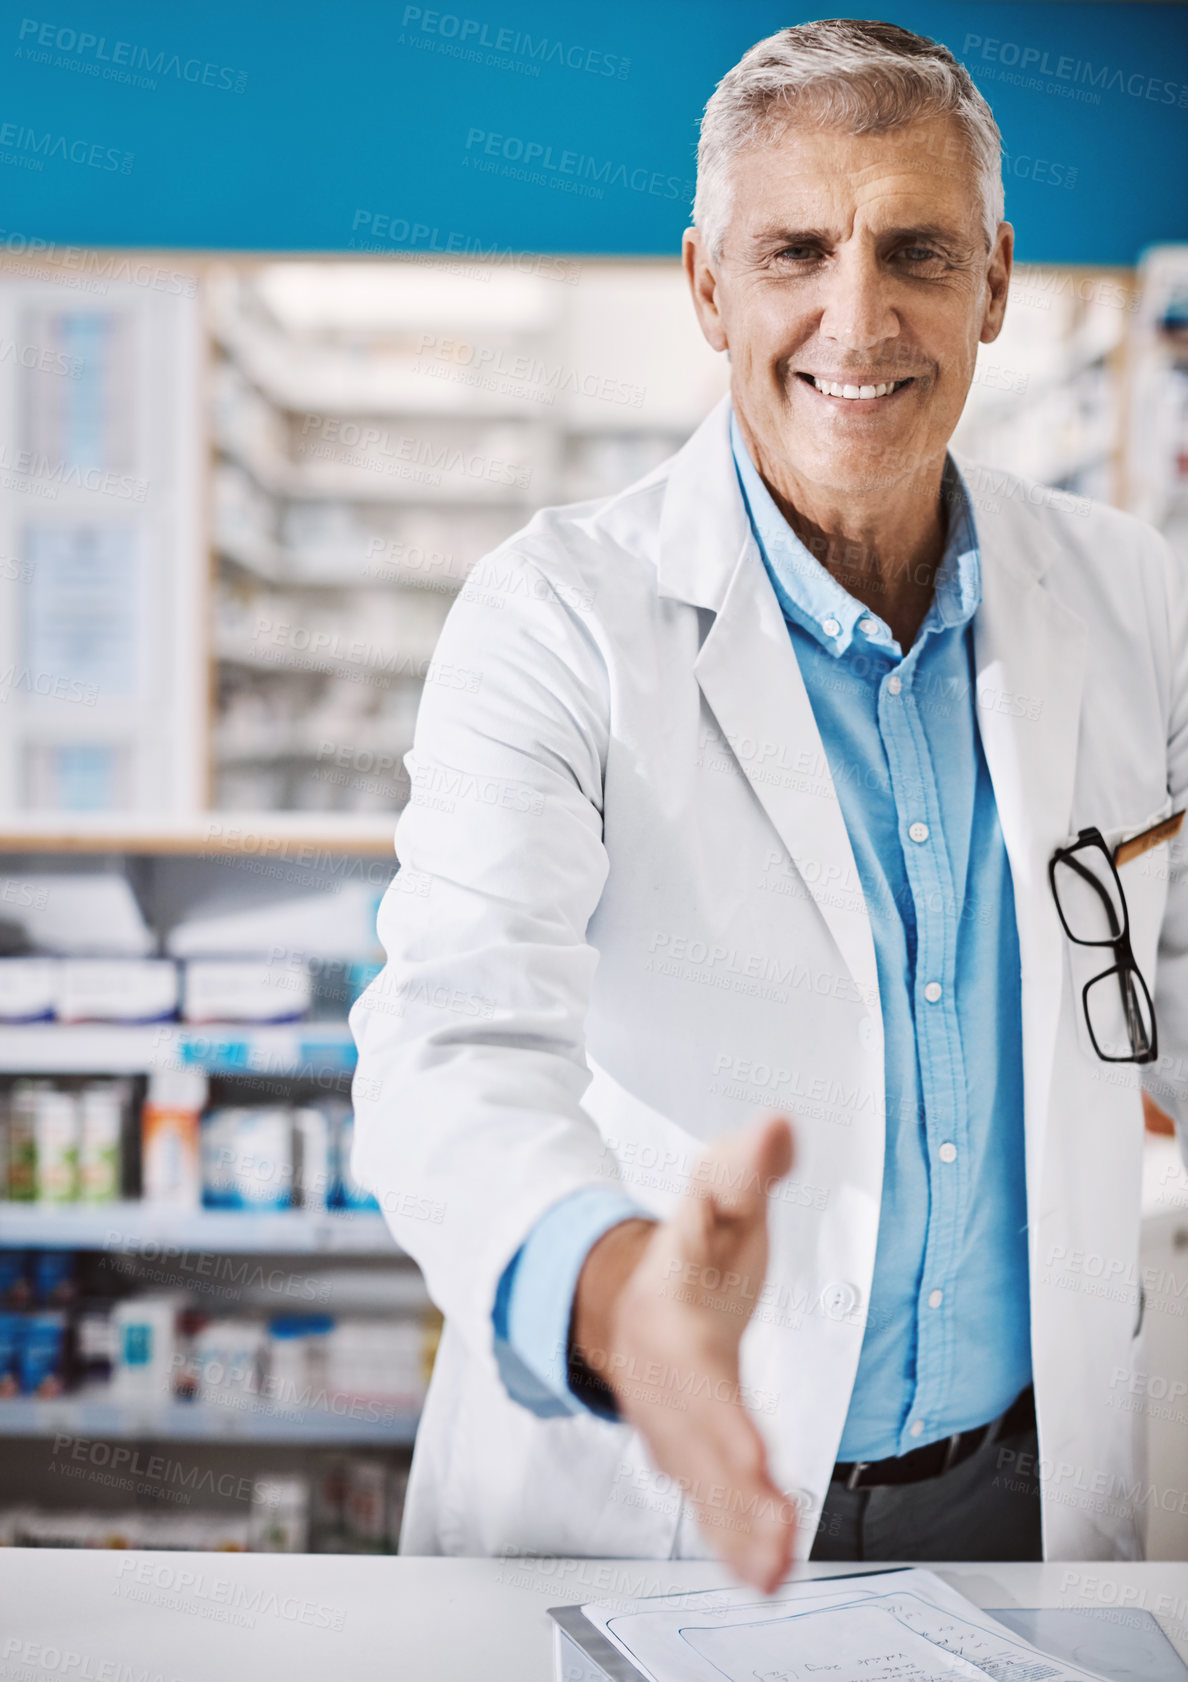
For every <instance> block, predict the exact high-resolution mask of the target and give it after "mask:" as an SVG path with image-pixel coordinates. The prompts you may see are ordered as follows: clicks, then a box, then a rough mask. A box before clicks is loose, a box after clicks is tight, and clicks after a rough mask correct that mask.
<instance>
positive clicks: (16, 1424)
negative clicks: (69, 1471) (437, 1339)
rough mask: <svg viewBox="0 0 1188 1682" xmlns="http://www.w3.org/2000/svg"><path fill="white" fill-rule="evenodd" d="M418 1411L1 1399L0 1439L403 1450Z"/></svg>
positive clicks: (75, 1398) (251, 1403)
mask: <svg viewBox="0 0 1188 1682" xmlns="http://www.w3.org/2000/svg"><path fill="white" fill-rule="evenodd" d="M417 1417H418V1416H417V1413H416V1411H415V1410H407V1409H406V1410H403V1411H402V1410H400V1409H398V1408H390V1407H383V1406H379V1405H377V1404H374V1403H371V1404H369V1405H368V1406H366V1407H360V1408H359V1410H358V1415H357V1416H352V1415H351V1413H350V1412H349V1411H346V1410H344V1411H343V1412H342V1413H336V1412H334V1411H332V1410H330V1409H319V1408H309V1407H307V1408H291V1409H288V1410H286V1409H284V1408H279V1407H274V1406H272V1405H270V1404H269V1403H267V1402H260V1401H256V1400H255V1399H254V1398H250V1397H248V1398H244V1399H243V1402H242V1403H240V1402H237V1403H236V1405H233V1406H218V1407H212V1406H205V1407H204V1406H202V1405H197V1404H192V1403H189V1402H171V1403H168V1404H165V1405H138V1404H136V1403H113V1402H109V1401H96V1400H91V1399H89V1398H88V1397H85V1396H61V1397H58V1398H56V1399H54V1400H51V1401H34V1400H30V1399H29V1398H27V1397H18V1398H16V1399H15V1400H12V1401H0V1437H47V1436H56V1435H58V1433H59V1432H64V1433H68V1434H69V1435H70V1436H72V1437H77V1436H81V1437H99V1438H102V1439H107V1440H111V1441H127V1440H131V1441H134V1442H175V1443H289V1444H300V1445H308V1446H310V1447H324V1446H327V1445H333V1446H335V1447H340V1448H345V1447H351V1446H358V1445H367V1446H375V1447H384V1448H392V1447H402V1446H407V1445H409V1444H411V1442H412V1440H413V1438H414V1436H415V1435H416V1428H417Z"/></svg>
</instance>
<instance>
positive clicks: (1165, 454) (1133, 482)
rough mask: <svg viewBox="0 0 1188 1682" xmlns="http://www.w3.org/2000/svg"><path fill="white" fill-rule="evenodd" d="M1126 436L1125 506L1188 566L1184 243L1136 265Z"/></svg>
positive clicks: (1187, 254)
mask: <svg viewBox="0 0 1188 1682" xmlns="http://www.w3.org/2000/svg"><path fill="white" fill-rule="evenodd" d="M1138 279H1139V288H1140V290H1139V312H1138V315H1137V318H1136V323H1135V326H1136V331H1135V344H1134V353H1133V373H1132V398H1131V405H1130V435H1129V446H1130V448H1129V461H1130V470H1129V487H1128V489H1129V496H1128V502H1129V506H1130V507H1131V508H1132V509H1133V510H1134V512H1135V513H1136V514H1139V515H1141V516H1142V518H1143V519H1145V520H1149V521H1150V522H1151V524H1152V525H1155V526H1158V527H1159V528H1160V530H1161V531H1163V533H1164V534H1165V535H1166V537H1167V538H1168V540H1169V542H1170V543H1171V545H1172V547H1173V549H1174V550H1175V551H1176V553H1177V554H1178V555H1179V556H1181V557H1182V559H1183V560H1184V561H1185V563H1186V564H1188V245H1165V246H1156V247H1155V248H1153V249H1152V250H1151V251H1150V252H1148V253H1147V255H1146V257H1145V258H1144V260H1143V262H1142V264H1141V265H1140V268H1139V274H1138Z"/></svg>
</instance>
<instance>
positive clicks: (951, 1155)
mask: <svg viewBox="0 0 1188 1682" xmlns="http://www.w3.org/2000/svg"><path fill="white" fill-rule="evenodd" d="M936 1154H937V1155H938V1156H939V1157H940V1159H941V1161H942V1162H956V1160H957V1146H956V1145H951V1144H950V1143H949V1142H948V1140H947V1139H946V1140H945V1143H944V1144H943V1145H942V1146H941V1148H940V1150H939V1151H937V1153H936Z"/></svg>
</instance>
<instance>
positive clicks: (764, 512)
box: [730, 408, 982, 655]
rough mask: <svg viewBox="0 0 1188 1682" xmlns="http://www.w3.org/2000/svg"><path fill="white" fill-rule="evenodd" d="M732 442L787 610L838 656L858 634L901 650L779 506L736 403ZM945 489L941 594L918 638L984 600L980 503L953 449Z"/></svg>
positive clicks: (962, 617) (957, 621) (958, 621)
mask: <svg viewBox="0 0 1188 1682" xmlns="http://www.w3.org/2000/svg"><path fill="white" fill-rule="evenodd" d="M730 444H731V448H732V450H733V451H734V465H735V469H736V470H737V473H738V481H739V486H740V488H741V490H742V495H743V502H744V504H745V505H746V509H747V514H748V515H749V517H750V521H751V529H752V531H753V532H754V534H755V541H756V543H758V545H759V553H760V554H761V555H762V557H763V564H764V566H765V567H766V568H767V571H768V575H769V577H770V578H771V582H772V584H773V586H774V587H775V592H776V595H777V597H778V598H779V603H780V607H781V608H782V609H783V612H784V617H785V618H786V619H790V620H792V621H794V622H795V623H796V624H797V625H800V626H802V627H803V628H804V630H806V631H808V632H809V634H810V635H811V636H813V637H815V638H816V640H817V641H818V642H819V643H820V645H821V647H822V648H824V649H827V650H828V652H829V653H830V654H833V655H841V654H844V653H846V651H847V650H848V649H849V647H850V645H851V643H853V642H855V641H857V642H860V643H863V644H865V645H866V646H869V647H874V648H883V649H886V651H887V652H888V653H894V652H895V649H896V646H897V645H896V642H895V639H894V637H893V636H892V634H891V630H890V627H889V626H888V625H887V624H886V623H885V621H884V620H882V619H880V618H879V616H878V614H876V613H872V612H871V610H870V608H868V607H867V606H866V605H865V603H863V602H860V601H858V600H857V598H856V597H854V596H852V595H851V594H850V592H849V591H848V590H847V589H845V588H844V587H843V586H842V585H841V584H839V583H838V581H837V579H836V578H834V577H833V575H832V573H830V572H829V571H827V570H826V568H825V567H823V566H822V565H821V563H820V561H818V560H817V558H816V556H815V555H813V554H811V553H810V551H809V550H808V549H807V548H806V547H805V545H804V544H803V543H802V542H801V540H800V539H799V538H798V537H797V535H796V533H795V532H794V531H793V530H792V527H791V526H790V525H789V524H788V522H787V520H785V518H784V516H783V515H782V514H781V513H780V511H779V509H778V508H777V507H776V504H775V501H774V499H773V498H772V495H771V492H770V491H769V490H768V488H767V486H766V485H765V484H764V483H763V480H762V479H761V478H760V477H759V473H758V470H757V469H756V467H755V464H754V462H753V461H752V460H751V457H750V455H749V453H748V451H747V447H746V445H745V444H744V443H743V439H742V434H741V432H740V431H739V428H738V422H737V420H736V419H735V415H734V410H733V408H732V409H731V411H730ZM943 494H944V495H945V496H946V498H947V500H948V505H949V529H948V536H947V539H946V542H945V552H944V555H943V557H942V559H941V564H940V566H939V568H938V569H937V574H936V580H935V588H934V594H933V599H932V601H931V603H930V604H929V608H928V612H927V614H926V615H925V617H924V622H923V624H922V625H921V626H920V633H919V637H918V638H917V642H919V640H920V639H921V638H922V637H923V636H924V635H925V633H926V632H927V631H929V630H941V629H943V628H944V627H946V626H949V625H963V624H965V623H966V622H967V621H968V620H970V619H972V617H973V615H974V612H975V611H976V609H977V607H978V606H979V604H980V602H981V599H982V569H981V558H980V555H979V550H978V537H977V528H976V526H975V524H974V517H973V505H972V503H971V501H970V496H969V491H968V489H967V487H966V484H965V480H964V479H963V478H962V476H961V472H960V469H959V468H958V466H957V464H956V462H955V461H954V460H953V458H952V456H946V457H945V471H944V480H943Z"/></svg>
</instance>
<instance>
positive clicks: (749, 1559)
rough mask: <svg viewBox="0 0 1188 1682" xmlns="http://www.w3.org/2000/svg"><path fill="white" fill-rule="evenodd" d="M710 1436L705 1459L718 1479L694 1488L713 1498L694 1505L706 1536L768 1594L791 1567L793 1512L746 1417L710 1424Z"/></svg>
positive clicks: (711, 1543)
mask: <svg viewBox="0 0 1188 1682" xmlns="http://www.w3.org/2000/svg"><path fill="white" fill-rule="evenodd" d="M723 1427H725V1430H723ZM709 1436H710V1441H708V1442H707V1443H706V1445H705V1454H704V1458H705V1460H706V1461H708V1463H709V1464H710V1465H711V1466H712V1467H713V1468H714V1475H713V1476H712V1477H710V1478H709V1479H708V1480H707V1479H705V1478H703V1479H702V1480H699V1481H698V1483H696V1484H695V1485H694V1486H693V1487H694V1488H695V1489H697V1490H706V1491H708V1492H709V1496H708V1498H703V1499H700V1500H695V1501H694V1502H693V1506H694V1511H695V1513H696V1516H697V1521H698V1524H699V1526H700V1528H701V1532H702V1535H703V1536H704V1537H705V1539H706V1540H707V1542H709V1543H710V1545H711V1546H712V1547H713V1548H714V1550H715V1552H718V1553H720V1554H722V1556H723V1557H724V1558H726V1559H727V1560H728V1562H729V1563H730V1564H731V1566H732V1567H733V1568H734V1569H735V1570H736V1571H738V1573H739V1574H740V1575H741V1576H742V1577H743V1578H744V1579H745V1580H746V1581H747V1582H750V1583H753V1584H754V1585H755V1586H756V1587H757V1588H761V1589H762V1590H763V1592H764V1593H770V1592H771V1589H772V1588H773V1587H774V1586H775V1585H777V1584H778V1583H780V1582H782V1581H783V1579H784V1577H785V1576H786V1575H787V1573H788V1570H789V1568H790V1566H791V1563H792V1554H793V1550H794V1543H795V1537H796V1525H795V1509H794V1507H793V1506H792V1504H791V1502H789V1501H788V1500H787V1498H786V1497H785V1496H784V1495H783V1494H782V1493H781V1492H780V1491H779V1490H778V1489H777V1488H776V1487H775V1485H774V1483H773V1482H772V1480H771V1474H770V1471H769V1469H768V1461H767V1451H766V1448H765V1446H764V1443H763V1439H762V1437H761V1436H760V1435H759V1432H758V1431H757V1430H756V1429H755V1427H754V1425H753V1424H752V1423H751V1421H750V1420H749V1419H748V1418H747V1417H746V1415H745V1414H741V1413H740V1414H739V1415H738V1416H737V1417H736V1418H735V1419H733V1420H726V1419H722V1418H719V1419H718V1420H716V1421H712V1422H710V1433H709ZM714 1439H716V1453H715V1452H714V1446H711V1445H714ZM702 1459H703V1456H702V1455H701V1454H699V1455H698V1461H699V1463H701V1461H702Z"/></svg>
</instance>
